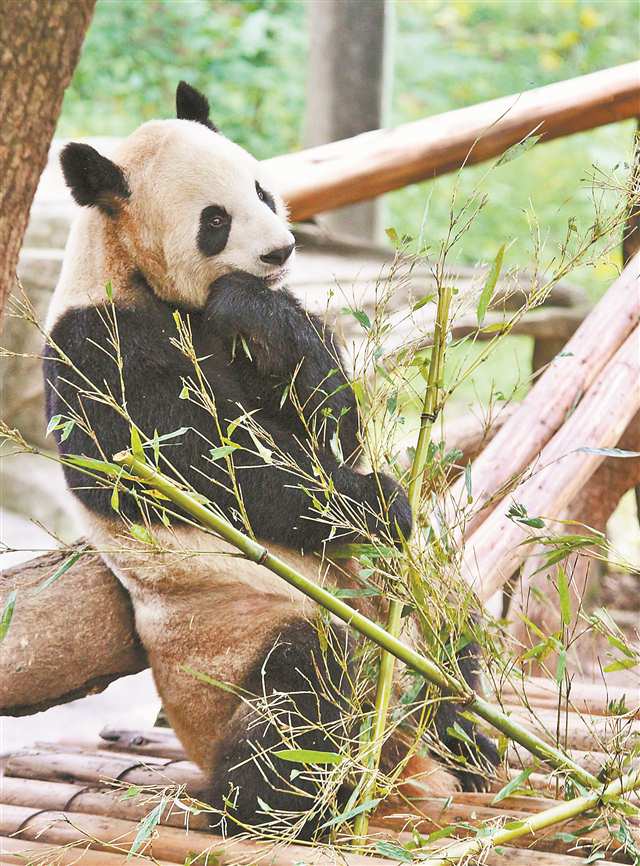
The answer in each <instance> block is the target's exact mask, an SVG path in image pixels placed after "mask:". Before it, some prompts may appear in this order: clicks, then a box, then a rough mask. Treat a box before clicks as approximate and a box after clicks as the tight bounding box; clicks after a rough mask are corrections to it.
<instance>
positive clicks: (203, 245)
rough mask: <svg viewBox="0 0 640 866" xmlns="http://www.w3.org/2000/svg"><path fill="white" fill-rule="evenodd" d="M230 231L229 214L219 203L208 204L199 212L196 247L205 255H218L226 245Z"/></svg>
mask: <svg viewBox="0 0 640 866" xmlns="http://www.w3.org/2000/svg"><path fill="white" fill-rule="evenodd" d="M230 231H231V216H230V214H229V213H227V211H226V210H225V209H224V208H223V207H221V206H220V205H217V204H212V205H209V206H208V207H206V208H204V209H203V211H202V213H201V214H200V228H199V229H198V238H197V243H198V249H199V250H200V252H201V253H202V254H203V255H205V256H217V255H219V254H220V253H221V252H222V250H223V249H224V248H225V247H226V245H227V241H228V240H229V232H230Z"/></svg>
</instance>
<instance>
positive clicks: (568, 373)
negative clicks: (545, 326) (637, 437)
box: [444, 255, 640, 533]
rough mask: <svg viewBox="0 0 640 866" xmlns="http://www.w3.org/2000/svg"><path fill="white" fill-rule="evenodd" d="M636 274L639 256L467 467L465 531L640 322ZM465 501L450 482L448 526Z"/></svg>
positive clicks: (531, 458)
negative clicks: (468, 486) (468, 516)
mask: <svg viewBox="0 0 640 866" xmlns="http://www.w3.org/2000/svg"><path fill="white" fill-rule="evenodd" d="M639 279H640V255H638V256H636V257H635V258H634V259H633V260H632V261H631V262H629V264H628V265H627V267H626V268H625V270H624V271H623V272H622V274H621V275H620V277H619V278H618V279H617V280H616V281H615V283H614V284H613V285H612V286H611V288H610V289H609V291H608V292H607V293H606V295H605V296H604V297H603V298H602V299H601V300H600V302H599V303H598V304H597V305H596V306H595V307H594V308H593V310H592V311H591V313H590V314H589V316H588V317H587V318H586V319H585V320H584V321H583V322H582V324H581V325H580V327H579V328H578V329H577V331H576V332H575V334H574V335H573V337H572V338H571V340H570V341H569V342H568V343H567V345H566V347H565V352H564V353H563V357H561V358H556V359H555V360H554V361H553V363H552V364H551V365H550V366H549V367H548V369H547V370H546V371H545V373H544V374H543V375H542V376H541V377H540V378H539V379H538V381H537V382H536V384H535V385H534V386H533V388H532V389H531V390H530V391H529V393H528V394H527V396H526V397H525V398H524V400H523V401H522V403H521V405H520V407H519V409H518V411H517V412H515V413H514V414H513V416H512V417H511V418H510V419H509V420H508V421H507V423H506V424H504V426H503V427H502V428H501V429H500V430H499V432H498V433H497V434H496V436H495V438H494V439H493V440H492V441H491V442H490V443H489V445H488V446H487V448H485V449H484V451H483V452H482V453H481V454H480V456H479V457H478V459H477V460H475V461H474V464H473V466H472V472H471V488H472V491H473V498H474V503H473V514H472V516H471V519H470V520H469V521H468V522H467V526H466V530H467V533H470V532H472V531H473V530H474V529H477V528H478V527H479V526H480V524H481V523H482V521H483V520H484V519H485V518H486V517H488V509H484V510H483V508H484V506H485V505H486V504H487V503H488V502H489V501H490V500H491V499H492V497H494V496H495V495H496V492H497V491H500V490H502V489H504V488H505V487H506V486H507V485H508V484H509V483H510V481H511V479H513V478H516V477H517V476H518V475H519V473H521V472H522V471H523V470H524V469H526V468H527V467H528V466H529V465H531V463H532V462H533V461H534V460H535V459H536V457H537V455H538V454H539V453H540V451H541V450H542V448H543V447H544V446H545V445H546V443H547V442H548V441H549V439H550V438H551V436H553V435H554V433H555V432H556V431H557V430H558V429H559V428H560V426H561V425H562V423H563V422H564V421H565V420H566V418H567V416H568V415H569V414H570V412H571V411H572V409H573V408H574V407H575V405H576V404H577V403H578V401H579V400H580V399H581V397H582V395H583V394H584V393H585V391H586V390H587V388H588V387H589V386H590V385H591V383H592V382H593V381H594V379H595V377H596V376H597V375H598V373H599V372H600V370H601V369H602V368H603V366H604V365H605V364H606V363H607V361H608V360H609V359H610V358H611V357H612V355H613V354H614V352H616V350H617V349H618V348H619V347H620V345H621V344H622V343H623V342H624V340H626V339H627V337H628V336H629V334H630V333H631V332H632V330H633V329H634V328H635V327H636V326H637V324H638V323H639V322H640V291H638V285H639V283H638V280H639ZM632 390H633V389H632ZM629 420H630V419H629ZM621 432H622V431H621ZM614 444H615V443H614ZM466 500H467V491H466V486H465V483H464V481H458V482H456V483H454V484H453V485H452V487H451V489H450V491H449V492H448V493H447V496H446V501H445V503H444V508H445V511H446V512H447V513H448V514H449V522H450V525H454V522H455V513H456V512H458V511H459V510H460V509H463V508H464V507H465V505H464V504H465V503H466Z"/></svg>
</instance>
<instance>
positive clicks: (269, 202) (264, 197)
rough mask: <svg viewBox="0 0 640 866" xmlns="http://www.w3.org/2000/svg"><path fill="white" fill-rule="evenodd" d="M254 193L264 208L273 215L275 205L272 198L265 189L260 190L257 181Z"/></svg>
mask: <svg viewBox="0 0 640 866" xmlns="http://www.w3.org/2000/svg"><path fill="white" fill-rule="evenodd" d="M256 193H257V195H258V198H259V199H260V201H263V202H264V203H265V204H266V206H267V207H268V208H269V209H270V210H272V211H273V212H274V213H275V212H276V203H275V201H274V198H273V196H272V195H271V193H270V192H267V191H266V189H262V187H261V186H260V184H259V183H258V181H256Z"/></svg>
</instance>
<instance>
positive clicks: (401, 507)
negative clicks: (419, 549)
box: [365, 472, 413, 541]
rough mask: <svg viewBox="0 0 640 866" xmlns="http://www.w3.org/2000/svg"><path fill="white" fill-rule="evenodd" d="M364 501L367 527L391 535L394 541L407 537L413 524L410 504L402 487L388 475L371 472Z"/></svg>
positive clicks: (371, 530)
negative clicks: (366, 506) (365, 503)
mask: <svg viewBox="0 0 640 866" xmlns="http://www.w3.org/2000/svg"><path fill="white" fill-rule="evenodd" d="M365 479H366V481H367V483H368V487H369V490H368V493H367V496H366V502H367V505H368V506H369V508H368V509H367V512H366V519H367V528H368V529H369V531H370V532H371V533H373V534H376V535H391V537H392V538H393V539H394V541H402V540H403V539H407V538H409V536H410V535H411V529H412V526H413V517H412V514H411V506H410V505H409V500H408V498H407V494H406V493H405V492H404V490H403V489H402V487H401V486H400V485H399V484H398V483H397V482H396V481H394V480H393V478H390V477H389V476H388V475H383V474H381V473H378V474H376V473H375V472H371V473H370V474H369V475H367V476H365Z"/></svg>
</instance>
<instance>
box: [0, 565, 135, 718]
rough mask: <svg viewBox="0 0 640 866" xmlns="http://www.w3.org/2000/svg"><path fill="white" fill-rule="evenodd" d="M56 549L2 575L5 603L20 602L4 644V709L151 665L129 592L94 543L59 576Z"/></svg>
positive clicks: (0, 663) (29, 707) (81, 690)
mask: <svg viewBox="0 0 640 866" xmlns="http://www.w3.org/2000/svg"><path fill="white" fill-rule="evenodd" d="M68 556H69V552H68V551H67V552H64V551H56V552H55V553H47V554H46V555H45V556H39V557H38V558H37V559H33V560H31V561H30V562H27V563H25V564H23V565H17V566H15V567H14V568H11V569H8V570H7V571H5V572H4V574H3V575H2V576H1V577H0V610H4V607H5V603H6V600H7V597H8V595H9V593H10V592H12V591H15V593H16V595H15V608H14V612H13V616H12V618H11V621H10V623H9V629H8V631H7V633H6V635H5V638H4V640H3V641H2V644H1V646H0V715H2V716H23V715H30V714H31V713H37V712H40V711H42V710H46V709H47V708H48V707H52V706H56V705H58V704H64V703H66V702H67V701H72V700H75V699H76V698H81V697H84V695H88V694H95V693H96V692H101V691H102V690H103V689H104V688H106V686H108V685H109V683H110V682H112V680H115V679H118V677H122V676H126V675H127V674H135V673H137V672H138V671H141V670H144V668H145V667H147V664H148V663H147V658H146V655H145V653H144V650H143V649H142V646H141V645H140V643H139V641H138V637H137V634H136V631H135V627H134V622H133V610H132V608H131V601H130V600H129V596H128V595H127V593H126V592H125V590H124V589H123V587H122V586H121V585H120V583H119V582H118V580H117V579H116V577H115V576H114V575H113V574H112V572H111V571H110V570H109V568H108V567H107V566H106V565H105V563H104V562H103V561H102V560H101V559H100V557H99V556H98V555H97V554H96V553H95V552H93V551H91V550H90V549H88V550H87V551H86V552H83V553H82V556H81V557H80V558H79V559H78V560H77V561H76V562H75V563H74V564H73V565H72V566H71V568H69V569H68V570H67V571H66V572H64V574H61V575H60V577H59V579H58V580H56V581H54V582H53V583H51V585H49V586H46V585H44V584H45V582H46V581H47V579H48V578H51V577H52V576H54V575H55V574H56V571H57V570H58V569H60V567H61V566H62V564H63V563H64V562H65V560H67V557H68Z"/></svg>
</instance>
